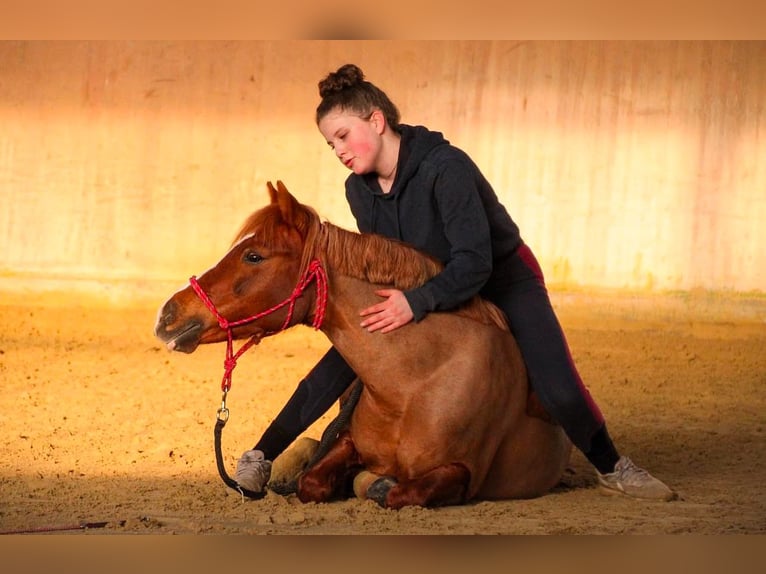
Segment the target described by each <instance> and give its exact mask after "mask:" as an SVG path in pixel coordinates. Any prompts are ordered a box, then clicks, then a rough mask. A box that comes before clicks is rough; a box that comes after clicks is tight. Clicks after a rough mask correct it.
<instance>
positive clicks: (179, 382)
mask: <svg viewBox="0 0 766 574" xmlns="http://www.w3.org/2000/svg"><path fill="white" fill-rule="evenodd" d="M158 306H159V304H158ZM558 306H559V313H560V318H561V320H562V323H563V325H564V328H565V331H566V332H567V335H568V338H569V341H570V344H571V347H572V351H573V354H574V357H575V361H576V362H577V364H578V365H579V367H580V370H581V373H582V375H583V378H584V379H585V381H586V382H587V384H588V385H589V387H590V390H591V392H592V394H593V395H594V397H595V398H596V400H597V402H598V403H599V404H600V406H601V408H602V410H603V411H604V413H605V415H606V417H607V421H608V423H609V426H610V429H611V432H612V434H613V436H614V437H615V440H616V443H617V445H618V447H620V448H621V450H622V451H623V452H624V453H626V454H628V455H630V456H631V457H633V459H634V460H635V461H636V462H638V463H639V464H640V465H643V466H645V467H646V468H648V469H650V470H651V472H653V473H654V474H655V475H657V476H658V477H661V478H662V479H664V480H665V481H666V482H667V483H668V484H670V485H671V486H672V487H674V488H675V489H676V490H677V491H678V492H679V494H680V499H679V500H677V501H674V502H670V503H653V502H642V501H637V500H631V499H627V498H623V497H616V498H615V497H610V496H604V495H602V494H600V492H599V490H598V489H597V488H596V486H595V479H594V476H593V474H592V471H591V469H590V467H589V466H588V465H587V463H586V462H585V461H584V459H583V458H582V456H581V455H580V454H579V453H575V454H574V455H573V457H572V461H571V468H570V469H569V471H568V472H567V474H566V476H565V477H564V480H563V482H562V484H561V486H560V487H558V488H557V489H555V490H554V491H553V492H551V493H550V494H548V495H546V496H543V497H541V498H538V499H535V500H521V501H519V500H511V501H502V502H477V503H473V504H469V505H467V506H464V507H451V508H442V509H419V508H413V509H405V510H402V511H398V512H396V511H389V510H383V509H381V508H378V507H377V506H376V505H375V504H374V503H372V502H362V501H358V500H349V501H341V502H335V503H330V504H319V505H316V504H310V505H304V504H301V503H300V502H299V501H297V500H296V499H295V498H294V497H287V498H283V497H280V496H277V495H275V494H273V493H269V495H268V496H267V497H266V498H265V499H263V500H260V501H245V502H243V501H242V499H241V498H240V496H239V495H238V494H236V493H234V492H233V491H230V490H229V489H227V488H226V487H225V486H224V485H223V483H222V482H221V481H220V479H219V477H218V475H217V472H216V468H215V459H214V454H213V433H212V431H213V426H214V423H215V415H216V409H217V408H218V406H219V403H220V390H219V388H220V387H219V385H220V380H221V374H222V360H223V351H224V349H223V346H213V347H205V348H201V349H200V350H199V351H198V352H196V353H195V354H193V355H188V356H187V355H181V354H171V353H168V352H167V351H166V350H165V349H164V347H162V346H161V345H160V344H159V342H158V341H157V340H155V339H154V337H153V335H152V327H153V323H154V318H155V312H156V309H154V308H152V309H148V308H146V309H145V308H140V309H126V308H117V307H109V306H104V305H101V304H93V305H85V304H82V303H81V304H79V305H77V306H62V305H49V304H46V305H44V306H18V305H17V304H14V302H13V301H10V302H9V301H4V300H3V299H2V298H1V297H0V324H1V325H2V334H0V381H2V390H3V393H2V396H0V422H1V423H2V424H1V425H0V428H2V429H3V433H2V437H0V449H1V451H2V457H0V531H5V532H8V531H12V532H25V531H34V530H37V529H39V530H41V531H45V532H49V531H60V532H73V533H77V532H80V533H82V532H86V533H92V534H116V533H152V534H165V533H221V534H235V533H236V534H250V533H252V534H304V533H305V534H330V533H332V534H349V533H364V534H367V533H370V534H371V533H396V534H420V533H424V534H472V533H478V534H547V533H551V534H580V533H593V534H601V533H608V534H623V533H624V534H676V533H696V534H724V533H747V534H755V533H759V534H764V533H766V494H764V488H763V484H764V479H766V441H765V440H764V436H765V435H766V432H765V427H766V324H765V323H764V321H763V318H762V317H750V318H745V319H737V320H722V319H720V318H716V319H715V320H705V321H702V320H699V318H697V319H684V318H674V319H673V320H665V319H661V318H658V316H657V314H656V313H654V314H653V313H651V312H647V313H636V314H633V316H630V317H626V316H625V314H624V313H622V314H620V313H609V312H601V311H599V310H598V309H596V308H593V307H592V306H591V305H589V304H587V302H586V303H585V304H583V303H582V302H578V299H577V298H574V299H567V298H560V299H559V303H558ZM327 346H328V343H327V342H326V340H325V339H324V338H323V336H322V335H321V334H319V333H315V332H313V331H311V330H310V329H308V328H302V327H300V328H296V329H293V330H292V331H289V332H287V333H285V334H282V335H280V336H278V337H274V338H272V339H269V340H266V341H264V342H263V343H262V344H261V345H260V346H259V347H257V348H256V349H255V350H253V351H251V352H250V353H248V354H247V355H245V356H244V357H243V358H242V359H241V361H240V366H239V367H238V369H237V370H236V371H235V373H234V383H233V387H232V391H231V393H230V394H229V402H228V405H229V408H230V409H231V419H230V421H229V424H228V426H227V427H226V429H225V432H224V452H225V454H226V457H227V460H228V462H227V464H228V466H229V472H230V473H233V471H234V464H235V459H236V457H237V456H238V455H239V454H240V453H241V451H243V450H245V449H247V448H250V447H251V446H252V445H253V443H254V441H255V440H256V439H257V438H258V435H259V434H260V432H261V431H262V430H263V429H265V427H266V426H267V424H268V422H269V421H270V420H271V418H272V417H273V416H274V415H275V414H276V413H277V411H278V410H279V408H280V407H281V405H282V404H283V403H284V401H285V400H286V399H287V398H288V396H289V395H290V394H291V392H292V390H293V388H294V385H295V384H296V382H297V381H298V380H299V379H300V378H301V377H302V376H303V375H304V374H305V372H306V371H307V370H308V369H309V368H310V367H311V366H312V365H313V363H314V361H315V360H316V359H317V358H318V357H319V356H321V354H322V353H323V352H324V350H325V349H326V348H327ZM330 414H334V412H333V413H330ZM329 419H330V416H329V415H328V416H326V417H325V418H323V419H321V420H320V421H319V422H318V423H317V424H316V425H315V426H314V427H312V428H311V429H309V431H308V432H307V434H308V435H310V436H317V437H318V436H319V434H320V432H321V429H322V428H324V425H325V424H327V422H328V421H329ZM82 523H97V526H98V527H97V528H92V529H87V530H84V529H81V528H78V526H79V525H81V524H82ZM104 523H105V524H104ZM64 528H69V529H70V530H58V529H64Z"/></svg>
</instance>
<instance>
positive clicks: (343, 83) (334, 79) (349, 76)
mask: <svg viewBox="0 0 766 574" xmlns="http://www.w3.org/2000/svg"><path fill="white" fill-rule="evenodd" d="M363 81H364V72H362V70H361V69H360V68H359V67H358V66H356V65H354V64H345V65H344V66H341V67H340V68H338V69H337V70H336V71H335V72H331V73H329V74H327V77H326V78H325V79H324V80H322V81H320V82H319V96H320V97H322V98H326V97H327V96H330V95H332V94H334V93H337V92H342V91H343V90H345V89H348V88H352V87H354V86H356V85H359V84H361V83H362V82H363Z"/></svg>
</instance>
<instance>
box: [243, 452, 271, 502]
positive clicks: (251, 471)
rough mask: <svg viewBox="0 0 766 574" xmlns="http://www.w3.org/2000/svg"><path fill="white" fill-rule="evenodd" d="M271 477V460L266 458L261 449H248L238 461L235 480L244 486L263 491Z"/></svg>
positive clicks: (248, 488)
mask: <svg viewBox="0 0 766 574" xmlns="http://www.w3.org/2000/svg"><path fill="white" fill-rule="evenodd" d="M269 477H271V461H270V460H266V458H265V457H264V455H263V452H261V451H260V450H246V451H245V452H243V453H242V457H241V458H240V459H239V460H238V461H237V471H236V472H235V473H234V480H236V481H237V484H239V485H240V486H241V487H242V488H246V489H247V490H252V491H253V492H261V491H262V490H263V489H264V488H265V487H266V483H267V482H269Z"/></svg>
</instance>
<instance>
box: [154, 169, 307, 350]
mask: <svg viewBox="0 0 766 574" xmlns="http://www.w3.org/2000/svg"><path fill="white" fill-rule="evenodd" d="M268 189H269V194H270V196H271V203H270V204H269V205H268V206H266V207H264V208H262V209H260V210H258V211H256V212H255V213H253V214H252V215H251V216H250V217H249V218H248V219H247V221H246V222H245V224H244V225H243V226H242V229H241V231H240V232H239V234H238V235H237V238H236V240H235V242H234V245H233V246H232V248H231V249H230V250H229V252H228V253H226V255H224V257H223V259H221V260H220V261H219V262H218V263H217V264H216V265H215V266H214V267H213V268H212V269H210V270H209V271H206V272H205V273H204V274H203V275H201V276H200V277H199V278H197V279H196V283H197V289H198V290H199V292H200V293H197V292H195V288H194V287H193V286H192V285H191V284H190V285H189V286H187V287H186V288H184V289H182V290H181V291H179V292H177V293H175V294H174V295H173V296H172V297H171V298H170V299H169V300H168V301H167V302H166V303H165V304H164V305H163V306H162V308H161V309H160V311H159V315H158V318H157V324H156V326H155V329H154V332H155V335H156V336H157V337H158V338H159V339H161V340H162V341H163V342H165V343H166V344H167V346H168V348H169V349H171V350H176V351H183V352H185V353H191V352H192V351H194V350H195V349H196V348H197V346H198V345H200V344H205V343H214V342H219V341H223V340H226V338H227V332H226V330H225V329H223V328H222V326H221V324H219V318H218V317H216V315H215V314H214V311H213V310H211V309H210V308H209V307H208V305H210V306H212V307H213V308H214V309H215V310H217V313H218V315H219V316H220V317H221V318H224V319H225V320H226V321H228V323H235V322H237V321H240V320H242V319H245V318H248V317H252V316H254V315H259V314H260V313H262V312H265V311H267V310H269V309H272V308H273V307H275V306H278V305H280V303H283V302H284V301H285V300H286V299H287V298H289V297H290V296H291V295H292V294H293V291H294V289H295V287H296V284H297V282H298V281H299V278H300V277H301V273H302V272H303V271H304V269H303V268H304V267H305V266H306V265H307V261H304V246H305V245H306V242H307V240H308V239H309V238H310V237H312V235H313V234H315V233H316V230H317V229H318V227H319V218H318V216H317V215H316V213H315V212H314V211H313V210H312V209H311V208H308V207H306V206H304V205H301V204H300V203H298V201H297V200H296V199H295V198H294V197H293V196H292V195H291V194H290V193H289V192H288V191H287V189H286V188H285V186H284V185H283V184H282V182H277V188H276V189H275V188H274V186H272V185H271V183H268ZM312 289H313V287H312ZM205 297H206V298H207V299H208V301H207V303H206V302H205V301H204V300H203V299H204V298H205ZM313 303H314V298H313V297H307V296H301V297H298V298H297V299H296V300H295V302H294V306H293V305H286V306H283V307H280V308H278V309H277V310H275V311H274V312H272V313H268V314H265V315H264V316H262V317H260V318H258V319H256V320H254V321H252V322H248V323H247V324H242V325H239V326H234V327H233V329H232V333H233V336H234V338H235V339H244V338H247V337H251V336H255V337H256V338H257V337H260V336H263V335H264V334H267V333H270V332H275V331H279V330H280V329H281V328H283V327H284V326H285V319H286V317H287V314H288V312H289V308H290V307H293V316H292V319H291V320H290V325H293V324H297V323H300V322H304V321H305V320H306V318H307V316H308V315H309V314H310V313H311V310H312V306H313Z"/></svg>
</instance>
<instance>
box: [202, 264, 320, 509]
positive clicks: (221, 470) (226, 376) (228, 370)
mask: <svg viewBox="0 0 766 574" xmlns="http://www.w3.org/2000/svg"><path fill="white" fill-rule="evenodd" d="M312 281H315V282H316V291H317V295H316V310H315V312H314V320H313V322H312V327H314V329H319V328H320V327H321V326H322V322H323V321H324V316H325V312H326V310H327V291H328V289H327V273H326V272H325V270H324V267H322V263H321V262H320V261H319V260H317V259H314V260H313V261H312V262H311V263H310V264H309V266H308V268H307V269H306V272H305V273H304V274H303V276H302V277H301V279H300V280H299V281H298V284H297V285H296V286H295V289H293V292H292V293H291V294H290V296H289V297H288V298H287V299H285V300H284V301H282V302H281V303H278V304H277V305H274V306H273V307H271V308H270V309H266V310H265V311H261V312H260V313H256V314H255V315H251V316H250V317H246V318H244V319H239V320H237V321H229V320H228V319H226V318H225V317H224V316H223V315H221V313H220V312H219V311H218V309H217V308H216V306H215V304H214V303H213V301H212V299H210V296H209V295H208V294H207V293H205V291H204V290H203V289H202V287H200V285H199V283H198V282H197V278H196V277H194V276H192V277H191V278H189V283H190V284H191V286H192V289H194V292H195V293H196V294H197V296H198V297H199V298H200V299H201V300H202V302H203V303H204V304H205V307H207V308H208V309H209V310H210V312H211V313H213V315H214V316H215V318H216V320H217V321H218V326H219V327H221V329H224V330H225V331H226V357H225V359H224V361H223V367H224V371H223V379H222V380H221V391H222V392H223V396H222V397H221V407H220V408H219V409H218V411H217V414H216V422H215V429H214V431H213V438H214V441H213V442H214V446H215V461H216V466H217V467H218V474H219V475H220V476H221V479H222V480H223V482H224V484H226V486H228V487H230V488H232V489H234V490H236V491H237V492H239V493H240V494H241V495H242V497H243V498H244V497H245V496H246V497H248V498H252V499H255V500H257V499H260V498H263V497H264V496H265V495H266V491H265V490H263V491H261V492H255V491H253V490H248V489H246V488H244V487H242V486H240V485H239V483H238V482H237V481H236V480H234V479H233V478H231V477H230V476H229V474H228V473H227V472H226V465H225V464H224V462H223V453H222V450H221V435H222V433H223V427H225V426H226V423H227V422H228V420H229V409H228V407H227V406H226V398H227V395H228V393H229V390H230V389H231V380H232V373H233V372H234V368H235V367H236V366H237V360H238V359H239V358H240V357H241V356H242V355H243V354H244V353H245V352H246V351H247V350H248V349H250V348H251V347H252V346H253V345H255V344H256V343H257V342H258V341H260V340H261V338H262V337H263V336H268V335H273V334H274V333H279V332H280V331H284V330H285V329H287V328H288V327H289V326H290V321H291V320H292V318H293V312H294V310H295V302H296V301H297V300H298V298H299V297H301V296H302V295H303V293H304V292H305V291H306V289H307V288H308V286H309V285H310V284H311V282H312ZM285 306H288V309H287V317H285V321H284V323H283V324H282V326H281V327H280V328H279V329H278V330H277V331H273V332H269V333H266V335H263V334H256V335H253V336H252V337H250V339H248V340H247V342H245V343H244V344H243V345H242V346H241V347H240V348H239V350H238V351H237V352H236V353H235V352H234V335H233V333H232V331H233V329H234V327H239V326H241V325H246V324H248V323H252V322H253V321H257V320H258V319H260V318H262V317H265V316H267V315H270V314H271V313H274V312H275V311H278V310H279V309H281V308H282V307H285Z"/></svg>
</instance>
